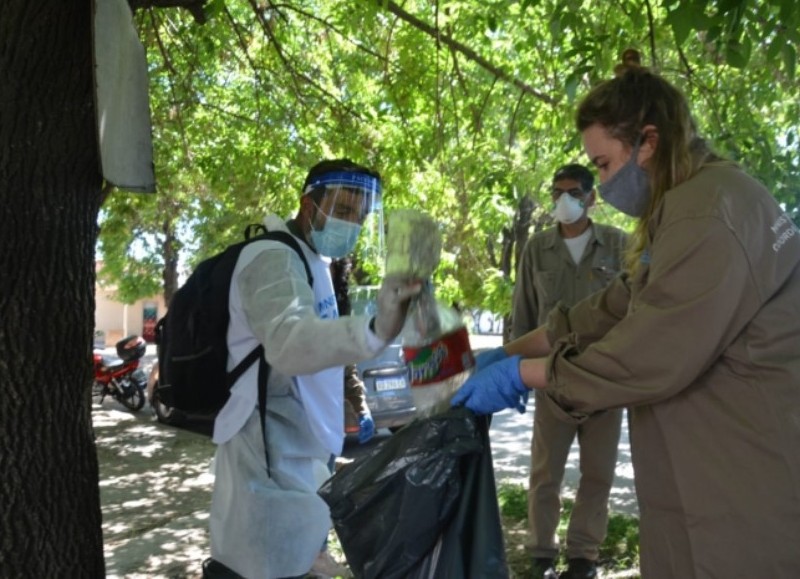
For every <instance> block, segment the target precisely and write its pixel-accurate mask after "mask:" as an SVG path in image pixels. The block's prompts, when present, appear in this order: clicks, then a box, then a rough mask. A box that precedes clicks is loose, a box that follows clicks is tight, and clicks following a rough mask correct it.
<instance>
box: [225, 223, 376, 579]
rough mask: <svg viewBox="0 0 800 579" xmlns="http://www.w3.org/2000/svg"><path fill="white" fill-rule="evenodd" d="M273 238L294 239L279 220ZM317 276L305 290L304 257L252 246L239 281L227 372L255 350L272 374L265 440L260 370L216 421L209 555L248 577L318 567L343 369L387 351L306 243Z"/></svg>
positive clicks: (336, 447)
mask: <svg viewBox="0 0 800 579" xmlns="http://www.w3.org/2000/svg"><path fill="white" fill-rule="evenodd" d="M264 222H265V225H266V226H267V229H268V230H270V231H275V230H283V231H286V226H285V225H284V223H283V222H282V221H281V220H280V219H279V218H278V217H277V216H274V215H271V216H268V217H267V218H266V219H265V221H264ZM300 245H301V246H302V247H303V249H304V253H305V257H306V259H307V261H308V264H309V266H310V267H311V273H312V276H313V277H314V288H313V290H312V288H311V287H309V285H308V283H307V280H306V273H305V269H304V267H303V264H302V262H301V261H300V258H299V257H298V256H297V254H296V253H295V252H294V250H292V249H291V248H289V247H287V246H286V245H284V244H282V243H280V242H275V241H263V242H254V243H252V244H250V245H248V246H247V247H246V248H245V249H244V250H243V251H242V253H241V255H240V257H239V260H238V262H237V265H236V268H235V270H234V274H233V281H232V283H231V294H230V310H231V322H230V325H229V328H228V348H229V352H230V356H229V361H228V367H229V368H233V367H234V366H235V365H236V364H237V363H238V362H239V361H240V360H241V359H243V358H244V357H245V356H246V355H247V354H248V353H249V352H250V351H251V350H252V349H253V348H255V347H256V346H257V345H258V344H259V342H260V343H262V344H264V350H265V357H266V360H267V362H268V363H269V365H270V367H271V369H270V376H269V382H268V386H267V418H266V437H267V450H268V454H269V461H270V475H271V476H269V477H268V476H267V472H266V457H265V455H264V445H263V443H262V440H261V439H262V432H261V427H260V425H259V418H258V409H257V405H258V389H257V365H254V366H253V367H252V368H250V369H249V370H248V371H247V372H245V374H244V375H243V376H242V378H241V379H240V380H239V381H238V382H237V384H236V385H235V386H234V388H233V389H232V391H231V397H230V399H229V400H228V402H227V404H226V405H225V407H223V409H222V410H221V411H220V413H219V414H218V416H217V419H216V422H215V424H214V442H215V443H217V444H218V445H219V446H218V448H217V453H216V456H215V459H214V462H215V464H214V470H215V475H216V480H215V484H214V493H213V498H212V505H211V520H210V529H211V554H212V557H213V558H214V559H216V560H218V561H220V562H221V563H223V564H225V565H227V566H228V567H230V568H231V569H233V570H234V571H236V572H237V573H239V574H240V575H242V576H244V577H247V578H248V579H249V578H259V579H261V578H263V579H272V578H278V577H290V576H296V575H302V574H304V573H306V572H308V570H309V569H310V567H311V565H312V563H313V561H314V559H315V557H316V555H317V554H318V553H319V551H320V548H321V547H322V543H323V541H324V539H325V537H326V535H327V533H328V530H329V529H330V517H329V512H328V508H327V505H326V504H325V503H324V501H322V499H321V498H320V497H319V496H318V495H317V494H316V491H317V489H318V488H319V485H320V484H321V483H322V482H324V481H325V480H326V479H327V478H328V476H329V475H330V473H329V471H328V468H327V464H328V460H329V458H330V456H331V455H332V454H333V455H335V454H339V453H340V452H341V449H342V442H343V432H344V409H343V376H344V375H343V368H342V366H343V365H344V364H347V363H352V362H357V361H360V360H363V359H367V358H370V357H372V356H374V355H375V354H377V353H378V352H379V351H380V350H381V348H382V347H383V346H384V344H383V343H382V342H381V341H380V340H379V339H378V338H377V337H376V336H375V335H374V334H373V333H372V332H370V331H369V329H368V322H369V319H368V318H365V317H358V316H346V317H343V318H338V312H337V309H336V299H335V296H334V293H333V286H332V283H331V278H330V273H329V261H328V260H327V259H325V258H321V257H320V256H319V255H317V254H316V253H314V252H313V251H312V250H311V249H309V248H308V246H307V245H306V244H305V243H304V242H303V241H300Z"/></svg>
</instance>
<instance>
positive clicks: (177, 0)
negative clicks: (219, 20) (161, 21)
mask: <svg viewBox="0 0 800 579" xmlns="http://www.w3.org/2000/svg"><path fill="white" fill-rule="evenodd" d="M207 1H208V0H128V6H130V7H131V11H133V12H136V11H137V10H142V9H146V8H185V9H186V10H188V11H189V12H190V13H191V15H192V16H193V17H194V20H195V22H197V23H198V24H205V23H206V13H205V11H204V10H203V6H205V4H206V2H207Z"/></svg>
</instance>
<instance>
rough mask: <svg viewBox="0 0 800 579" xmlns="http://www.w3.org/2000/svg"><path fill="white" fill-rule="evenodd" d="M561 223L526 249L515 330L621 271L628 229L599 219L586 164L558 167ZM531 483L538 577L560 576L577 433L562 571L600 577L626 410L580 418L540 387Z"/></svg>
mask: <svg viewBox="0 0 800 579" xmlns="http://www.w3.org/2000/svg"><path fill="white" fill-rule="evenodd" d="M552 199H553V203H554V206H555V208H554V210H553V217H555V219H556V221H557V222H558V223H557V225H556V226H555V227H551V228H549V229H546V230H544V231H540V232H538V233H536V234H535V235H534V236H533V237H531V238H530V240H528V243H526V244H525V247H524V248H523V250H522V253H521V255H520V263H519V268H518V270H517V281H516V286H515V289H514V311H513V316H512V320H513V326H512V337H513V338H514V339H516V338H519V337H520V336H523V335H525V334H527V333H528V332H530V331H531V330H533V329H534V328H536V327H538V326H539V325H540V324H542V323H544V322H545V321H546V319H547V314H548V313H549V312H550V310H551V309H553V308H554V307H555V306H556V304H559V303H560V304H563V305H564V306H572V305H574V304H575V303H577V302H578V301H580V300H582V299H583V298H585V297H586V296H588V295H590V294H592V293H594V292H596V291H599V290H601V289H603V288H604V287H605V286H606V285H607V284H608V282H610V281H611V279H613V278H614V276H616V275H617V274H618V273H619V271H620V270H621V264H622V257H623V253H624V249H625V243H626V236H625V233H624V232H623V231H621V230H620V229H617V228H616V227H611V226H609V225H601V224H598V223H594V222H593V221H592V220H591V219H589V216H588V209H589V207H591V206H592V205H594V202H595V191H594V177H593V175H592V173H591V172H590V171H589V169H587V168H586V167H584V166H583V165H578V164H571V165H565V166H563V167H561V168H559V169H558V170H557V171H556V172H555V175H554V177H553V186H552ZM535 400H536V404H535V407H534V418H533V438H532V443H531V471H530V482H529V485H528V527H529V539H528V547H529V548H530V550H531V553H532V554H533V557H534V565H533V577H534V578H535V579H542V578H544V579H555V578H556V577H557V575H556V572H555V569H554V566H555V565H554V563H555V559H557V557H558V552H559V545H558V540H557V536H556V529H557V527H558V522H559V511H560V506H561V501H560V498H559V495H560V490H561V483H562V481H563V478H564V467H565V465H566V462H567V457H568V456H569V451H570V447H571V446H572V442H573V441H574V440H575V436H576V435H577V437H578V443H579V445H580V471H581V477H580V481H579V483H578V490H577V494H576V497H575V506H574V508H573V510H572V514H571V516H570V521H569V527H568V528H567V544H566V555H567V559H568V562H569V568H568V570H567V571H566V572H565V573H564V574H562V575H561V577H565V578H569V579H591V578H592V577H595V576H596V569H595V566H596V563H595V561H596V560H597V557H598V548H599V546H600V544H601V543H602V542H603V539H604V538H605V534H606V525H607V522H608V496H609V493H610V491H611V485H612V483H613V481H614V468H615V466H616V459H617V444H618V442H619V434H620V424H621V421H622V410H620V409H614V410H608V411H605V412H599V413H597V414H594V415H592V416H589V417H588V418H585V419H582V420H578V419H575V418H573V417H572V416H570V415H569V414H567V413H566V412H564V411H563V410H561V409H560V408H559V407H558V406H557V405H556V404H554V403H553V402H552V400H550V399H549V398H548V397H547V396H545V395H544V394H540V393H538V392H537V393H536V395H535Z"/></svg>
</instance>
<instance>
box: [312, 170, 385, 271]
mask: <svg viewBox="0 0 800 579" xmlns="http://www.w3.org/2000/svg"><path fill="white" fill-rule="evenodd" d="M303 193H304V194H306V195H307V194H311V198H312V201H313V202H314V205H315V207H316V212H315V214H314V217H313V219H312V220H311V233H310V237H311V242H312V243H313V244H314V247H315V248H316V250H317V251H318V252H319V253H320V255H324V256H326V257H331V258H341V257H345V256H347V255H350V254H353V257H354V258H355V261H356V262H357V263H358V264H359V265H360V266H361V267H362V268H363V269H365V270H366V271H369V272H370V273H372V272H377V269H376V268H377V267H379V266H380V264H382V263H383V204H382V202H381V183H380V180H379V179H378V178H377V177H373V176H372V175H368V174H366V173H353V172H347V171H334V172H331V173H324V174H322V175H319V176H318V177H317V178H316V179H314V180H313V181H312V182H311V183H309V184H308V185H307V186H306V189H305V191H304V192H303Z"/></svg>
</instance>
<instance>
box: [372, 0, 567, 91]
mask: <svg viewBox="0 0 800 579" xmlns="http://www.w3.org/2000/svg"><path fill="white" fill-rule="evenodd" d="M373 1H375V2H377V4H378V5H379V6H385V7H386V8H387V9H388V10H389V12H391V13H392V14H394V15H395V16H397V17H398V18H400V19H401V20H403V21H404V22H406V23H408V24H410V25H411V26H413V27H414V28H417V29H418V30H421V31H422V32H424V33H425V34H427V35H428V36H430V37H431V38H433V39H435V40H437V41H438V42H441V43H442V44H445V45H447V46H449V47H450V48H452V49H453V50H455V51H457V52H460V53H461V54H463V55H464V56H465V57H467V59H468V60H471V61H472V62H474V63H476V64H477V65H478V66H480V67H481V68H483V69H485V70H487V71H489V72H491V73H492V74H493V75H494V76H495V77H497V78H499V79H501V80H504V81H505V82H508V83H511V84H512V85H514V86H515V87H517V88H518V89H520V90H521V91H523V92H525V93H527V94H530V95H532V96H534V97H536V98H537V99H539V100H541V101H543V102H546V103H548V104H551V105H554V104H556V103H557V101H556V99H554V98H553V97H551V96H549V95H546V94H544V93H541V92H539V91H537V90H536V89H535V88H533V87H532V86H531V85H529V84H527V83H525V82H523V81H521V80H520V79H518V78H514V77H513V76H511V75H510V74H509V73H507V72H506V71H504V70H503V69H501V68H500V67H498V66H495V65H494V64H492V63H491V62H489V61H488V60H486V59H485V58H483V57H482V56H480V55H479V54H478V53H477V52H475V51H474V50H472V49H471V48H469V47H467V46H465V45H463V44H461V43H460V42H458V41H457V40H454V39H453V38H450V37H449V36H447V35H445V34H442V33H441V32H440V31H438V30H437V29H436V28H434V27H433V26H431V25H429V24H426V23H425V22H423V21H422V20H420V19H419V18H417V17H416V16H414V15H413V14H409V13H408V12H406V11H405V10H403V9H402V8H401V7H400V6H398V5H397V4H395V3H394V2H391V1H388V2H386V1H385V0H373Z"/></svg>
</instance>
